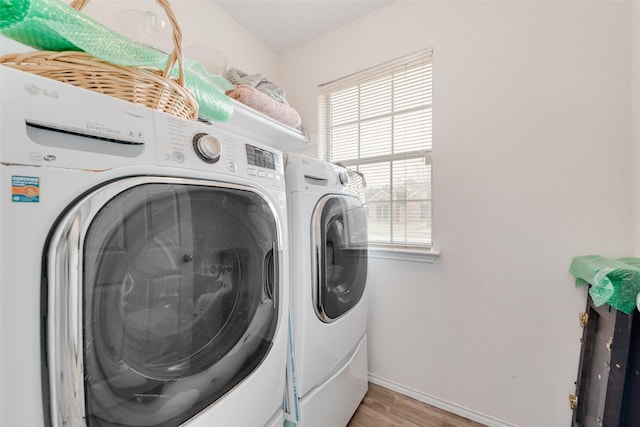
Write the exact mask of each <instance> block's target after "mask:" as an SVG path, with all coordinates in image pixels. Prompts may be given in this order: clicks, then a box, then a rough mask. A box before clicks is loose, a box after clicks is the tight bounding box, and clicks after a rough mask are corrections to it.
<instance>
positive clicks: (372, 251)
mask: <svg viewBox="0 0 640 427" xmlns="http://www.w3.org/2000/svg"><path fill="white" fill-rule="evenodd" d="M439 257H440V252H439V251H437V250H435V249H434V248H431V249H429V250H417V249H413V250H412V249H390V248H380V247H369V258H379V259H391V260H397V261H412V262H423V263H427V264H433V263H434V262H435V261H436V259H438V258H439Z"/></svg>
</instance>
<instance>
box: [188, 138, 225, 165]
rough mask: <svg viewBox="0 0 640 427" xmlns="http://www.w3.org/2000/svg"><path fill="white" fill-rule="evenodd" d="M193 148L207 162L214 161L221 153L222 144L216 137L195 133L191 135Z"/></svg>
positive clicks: (218, 158)
mask: <svg viewBox="0 0 640 427" xmlns="http://www.w3.org/2000/svg"><path fill="white" fill-rule="evenodd" d="M193 149H194V150H195V151H196V154H197V155H198V157H200V158H201V159H202V160H204V161H205V162H207V163H215V162H217V161H218V160H220V156H221V155H222V144H220V141H219V140H218V138H216V137H215V136H213V135H209V134H207V133H197V134H195V135H194V137H193Z"/></svg>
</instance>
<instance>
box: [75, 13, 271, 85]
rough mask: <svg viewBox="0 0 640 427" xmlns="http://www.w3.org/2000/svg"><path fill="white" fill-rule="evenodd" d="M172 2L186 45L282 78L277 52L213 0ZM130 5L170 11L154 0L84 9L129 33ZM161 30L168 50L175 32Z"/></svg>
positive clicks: (231, 64) (163, 15)
mask: <svg viewBox="0 0 640 427" xmlns="http://www.w3.org/2000/svg"><path fill="white" fill-rule="evenodd" d="M170 3H171V8H172V10H173V12H174V14H175V15H176V18H177V21H178V24H179V25H180V29H181V31H182V45H183V47H185V48H186V47H188V46H190V45H206V46H209V47H211V48H214V49H216V50H218V51H219V52H221V53H222V54H223V55H224V56H225V57H226V59H227V67H228V68H231V67H235V68H238V69H240V70H242V71H244V72H246V73H249V74H254V73H261V74H264V75H265V76H267V77H268V78H270V79H271V80H272V81H276V82H277V81H278V80H279V79H278V75H277V71H278V62H277V61H278V58H277V55H276V54H275V53H274V52H273V51H271V50H270V49H269V48H267V47H266V46H265V45H263V44H262V42H260V40H258V39H256V38H255V37H254V36H253V35H252V34H251V33H249V32H248V31H247V30H245V29H244V28H243V27H241V26H240V25H239V24H238V23H237V22H236V21H234V20H233V19H232V18H230V17H229V15H227V14H226V13H225V12H224V11H223V10H222V9H220V8H219V7H218V6H216V5H215V4H214V3H213V2H212V1H210V0H171V2H170ZM130 9H138V10H142V11H150V12H153V13H154V14H156V15H157V16H158V17H160V18H161V19H164V20H166V13H165V12H164V11H163V9H162V8H161V7H160V6H159V5H158V4H157V3H156V2H155V1H153V0H136V1H122V0H93V1H91V2H89V3H88V5H87V6H86V7H85V9H84V10H83V12H84V13H86V14H87V15H89V16H90V17H92V18H94V19H96V20H97V21H99V22H101V23H102V24H104V25H106V26H108V27H110V28H112V29H114V30H116V31H118V32H121V33H124V34H126V35H129V34H130V33H128V31H129V30H128V29H127V28H122V22H123V19H122V17H123V15H122V12H123V11H125V10H130ZM160 34H161V35H160V37H159V47H162V48H163V49H164V50H168V49H172V48H173V43H172V41H171V38H170V37H171V34H170V33H167V34H164V33H163V32H160ZM163 34H164V35H165V36H166V37H163ZM167 46H168V47H167ZM194 59H198V60H200V58H194Z"/></svg>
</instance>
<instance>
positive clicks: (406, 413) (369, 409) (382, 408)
mask: <svg viewBox="0 0 640 427" xmlns="http://www.w3.org/2000/svg"><path fill="white" fill-rule="evenodd" d="M347 427H483V424H480V423H477V422H475V421H471V420H468V419H466V418H462V417H459V416H458V415H454V414H451V413H449V412H446V411H443V410H442V409H438V408H435V407H433V406H431V405H427V404H426V403H422V402H419V401H417V400H415V399H412V398H410V397H407V396H403V395H401V394H398V393H395V392H393V391H391V390H389V389H386V388H384V387H380V386H379V385H376V384H372V383H369V391H368V392H367V394H366V395H365V397H364V400H363V401H362V403H361V404H360V406H359V407H358V410H357V411H356V413H355V414H353V417H352V418H351V421H350V422H349V424H348V425H347Z"/></svg>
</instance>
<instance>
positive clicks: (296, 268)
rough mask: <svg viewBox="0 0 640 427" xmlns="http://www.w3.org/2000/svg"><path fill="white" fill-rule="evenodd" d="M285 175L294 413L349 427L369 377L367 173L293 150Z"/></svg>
mask: <svg viewBox="0 0 640 427" xmlns="http://www.w3.org/2000/svg"><path fill="white" fill-rule="evenodd" d="M285 175H286V181H287V197H288V203H289V208H290V213H289V221H290V234H291V294H292V295H291V312H292V319H293V343H294V345H293V354H294V361H295V378H293V380H294V381H295V383H296V384H295V385H296V387H295V390H296V391H297V395H298V411H299V412H298V415H297V417H296V416H295V414H293V416H291V417H289V418H290V419H291V420H292V421H293V422H295V421H296V418H297V419H298V422H297V425H299V426H304V427H326V426H332V427H339V426H345V425H347V423H348V421H349V419H350V418H351V416H352V415H353V413H354V412H355V410H356V408H357V407H358V405H359V403H360V401H361V400H362V398H363V397H364V395H365V393H366V391H367V384H368V383H367V333H366V330H367V312H368V309H367V293H366V282H367V259H368V249H367V221H366V211H365V207H364V187H363V182H362V181H363V180H362V178H361V176H360V175H358V174H356V173H354V172H353V171H350V170H348V169H345V168H342V167H339V166H337V165H334V164H331V163H327V162H323V161H320V160H317V159H312V158H309V157H306V156H302V155H298V154H291V153H289V154H286V155H285ZM290 380H291V379H290ZM292 413H293V411H292ZM287 423H289V421H288V422H287Z"/></svg>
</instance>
